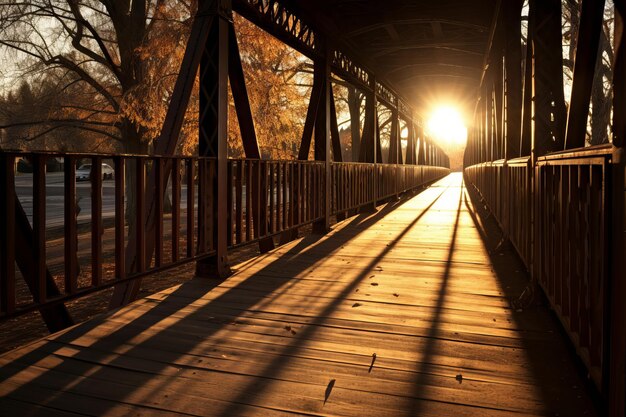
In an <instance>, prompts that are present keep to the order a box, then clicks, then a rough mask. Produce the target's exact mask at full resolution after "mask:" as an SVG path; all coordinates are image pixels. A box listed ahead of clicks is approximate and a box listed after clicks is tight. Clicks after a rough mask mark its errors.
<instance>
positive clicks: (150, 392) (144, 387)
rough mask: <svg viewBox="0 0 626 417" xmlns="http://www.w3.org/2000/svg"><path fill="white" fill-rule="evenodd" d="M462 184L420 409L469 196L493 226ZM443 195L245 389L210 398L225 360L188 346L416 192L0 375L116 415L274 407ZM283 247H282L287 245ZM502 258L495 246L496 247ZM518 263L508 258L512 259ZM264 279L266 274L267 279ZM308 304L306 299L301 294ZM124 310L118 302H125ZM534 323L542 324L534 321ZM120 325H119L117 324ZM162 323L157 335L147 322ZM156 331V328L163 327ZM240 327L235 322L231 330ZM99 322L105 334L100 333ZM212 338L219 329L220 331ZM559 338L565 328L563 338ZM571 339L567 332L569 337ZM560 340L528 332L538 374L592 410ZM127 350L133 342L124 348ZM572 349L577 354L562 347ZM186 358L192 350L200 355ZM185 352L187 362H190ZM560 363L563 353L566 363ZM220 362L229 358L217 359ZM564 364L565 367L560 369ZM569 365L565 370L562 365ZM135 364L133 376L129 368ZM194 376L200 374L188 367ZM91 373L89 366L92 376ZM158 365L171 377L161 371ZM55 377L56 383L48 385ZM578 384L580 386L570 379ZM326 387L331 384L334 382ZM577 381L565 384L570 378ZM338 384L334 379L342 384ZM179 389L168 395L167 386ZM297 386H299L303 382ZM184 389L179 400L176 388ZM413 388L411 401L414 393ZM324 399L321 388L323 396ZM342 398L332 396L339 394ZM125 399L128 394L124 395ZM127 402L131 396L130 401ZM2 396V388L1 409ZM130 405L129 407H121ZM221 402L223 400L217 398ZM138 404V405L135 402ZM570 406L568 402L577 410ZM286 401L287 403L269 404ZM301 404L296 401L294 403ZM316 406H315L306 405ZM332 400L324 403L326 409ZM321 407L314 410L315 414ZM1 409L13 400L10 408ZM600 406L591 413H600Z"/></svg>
mask: <svg viewBox="0 0 626 417" xmlns="http://www.w3.org/2000/svg"><path fill="white" fill-rule="evenodd" d="M457 186H458V187H459V188H460V196H459V201H458V206H457V208H456V213H455V221H454V226H453V228H452V232H451V237H450V243H449V247H448V249H447V252H448V256H447V262H446V263H445V266H444V268H442V269H443V272H442V281H441V284H440V287H439V288H437V298H436V304H435V306H434V307H433V308H432V311H433V312H432V316H431V318H430V320H429V322H430V324H429V326H430V327H429V328H428V329H427V330H426V336H425V337H423V340H424V344H423V346H424V347H423V348H422V349H423V350H422V351H421V352H420V353H421V360H420V361H419V364H418V365H417V366H416V369H415V370H414V371H413V372H414V373H415V375H414V379H413V383H414V390H413V392H409V393H407V396H406V397H405V398H404V399H406V404H407V408H406V410H405V412H403V413H402V414H401V415H414V416H419V415H420V414H423V412H424V411H426V410H425V404H426V401H425V400H426V399H428V396H426V395H425V393H424V390H427V389H429V388H428V387H429V384H430V383H432V381H431V378H432V374H431V373H430V371H429V369H427V368H428V366H429V365H431V364H432V363H434V362H436V361H435V360H434V357H435V356H436V354H437V350H438V348H439V346H438V343H439V341H440V340H441V339H442V335H441V329H440V326H441V324H442V322H443V316H444V311H445V303H446V297H447V295H448V287H449V279H450V275H451V269H452V267H453V256H454V252H455V249H456V247H457V241H458V236H457V231H458V229H459V221H460V220H461V216H462V210H461V209H462V207H463V202H464V203H465V205H466V207H467V209H468V211H469V215H470V216H471V217H472V219H473V221H474V224H475V225H476V226H477V228H478V229H479V231H482V232H483V233H484V224H483V223H484V219H481V218H480V216H479V214H477V213H476V210H475V208H474V205H472V203H471V201H470V200H469V199H468V198H467V195H466V193H465V190H464V189H463V187H462V185H457V184H455V185H454V187H457ZM431 192H432V193H433V199H432V201H430V202H429V205H428V206H427V207H425V208H423V209H421V211H420V212H417V213H416V214H415V217H414V218H413V219H412V220H411V222H410V223H409V224H407V225H406V226H405V227H404V228H403V229H402V230H401V231H400V232H399V233H397V235H396V236H395V237H394V238H393V240H391V241H389V242H386V243H387V245H386V246H385V247H384V248H383V249H382V250H380V251H379V252H378V253H376V254H375V255H374V256H373V257H372V259H371V260H369V261H368V262H367V264H365V265H360V266H359V268H360V269H359V272H358V274H357V275H355V276H354V277H353V278H352V279H351V280H350V281H349V282H346V283H343V284H342V285H343V286H342V287H341V289H340V291H339V293H338V294H337V295H336V297H335V298H333V299H331V298H329V297H328V296H326V297H325V298H324V299H323V300H322V301H321V302H322V303H325V304H323V305H322V306H321V307H320V308H319V310H318V311H316V313H315V315H314V316H312V317H310V321H308V322H307V325H306V326H305V327H303V328H302V329H299V331H298V334H297V336H294V337H292V338H291V339H289V342H288V344H287V345H285V346H282V345H281V346H279V345H275V346H274V347H275V348H277V349H278V350H277V351H274V352H273V355H272V356H268V357H270V358H271V359H270V360H268V361H267V362H266V363H264V364H263V365H262V366H261V369H258V370H255V372H254V374H255V375H256V377H254V378H250V379H246V380H245V381H244V382H243V383H242V384H240V385H237V387H234V388H236V391H233V392H234V393H233V394H232V395H231V397H232V398H229V399H228V401H227V402H224V401H220V400H219V399H207V398H204V397H203V395H204V394H205V391H202V390H213V389H214V387H218V386H219V385H220V383H221V381H220V378H219V372H220V370H219V369H216V368H203V367H202V366H201V365H199V364H198V365H197V368H196V367H195V364H194V363H192V362H186V363H180V361H183V359H182V358H183V357H184V356H189V357H190V358H191V359H190V360H197V361H198V362H201V361H202V360H205V361H208V360H210V358H211V356H210V355H209V353H208V351H209V350H211V349H212V347H213V346H219V343H220V341H221V338H223V337H227V336H224V335H223V334H221V333H220V332H221V331H222V330H224V329H229V328H232V327H229V326H232V325H237V321H238V320H237V319H238V318H239V319H240V320H245V319H242V317H243V316H245V315H246V313H247V312H248V311H249V310H262V309H263V305H267V304H270V303H271V302H272V300H274V299H275V298H277V297H279V296H280V295H281V294H284V293H287V292H288V291H289V289H290V288H291V286H292V285H294V283H295V282H296V281H297V280H298V279H300V278H299V277H298V275H299V273H304V272H306V271H309V270H311V269H312V268H314V267H315V266H316V264H317V263H318V262H321V261H323V260H324V258H326V257H328V256H332V255H333V254H334V253H335V252H336V251H337V250H338V249H340V248H341V247H342V246H344V245H346V244H348V243H349V242H350V241H351V240H353V239H354V238H356V237H357V236H359V235H360V234H361V233H363V231H365V230H366V229H367V228H369V227H372V226H374V225H376V224H377V223H378V222H379V221H381V220H382V219H383V218H385V217H386V216H387V215H389V214H390V213H391V212H393V211H394V210H395V209H397V208H399V207H400V206H401V205H402V204H404V202H405V201H399V202H395V203H390V204H388V205H386V206H385V207H384V208H382V209H381V210H380V211H379V212H377V213H375V214H372V215H360V216H357V217H356V218H354V219H352V220H349V225H348V226H347V227H345V228H343V229H342V230H339V231H338V232H336V233H334V234H333V235H332V236H329V237H327V238H323V239H322V238H321V237H320V236H308V237H306V238H304V239H303V240H301V241H300V242H298V243H297V244H295V245H294V246H293V247H291V248H290V249H289V250H287V251H285V252H284V253H283V254H282V256H281V258H280V259H278V260H276V261H275V262H273V263H271V264H269V265H268V266H266V267H265V268H262V269H261V270H259V271H258V272H256V273H255V274H254V275H252V276H251V277H249V278H248V279H246V280H243V281H242V282H240V283H238V284H234V286H233V287H232V288H221V287H220V290H222V291H225V292H224V293H222V294H220V295H217V296H215V298H214V299H213V300H211V301H206V300H202V297H203V296H204V295H205V294H206V293H207V292H209V291H210V289H209V288H208V287H209V286H208V285H207V288H205V289H204V292H202V293H195V294H194V293H193V291H192V290H198V291H199V290H200V289H201V288H202V287H201V286H199V285H198V284H197V283H194V282H190V283H188V284H183V285H182V286H181V287H180V288H178V289H177V290H174V291H173V292H172V293H171V295H170V296H167V297H165V298H164V299H163V300H160V301H154V306H153V307H152V308H151V309H149V311H145V310H146V309H147V308H148V307H147V305H146V303H144V304H140V305H139V307H136V306H132V305H131V306H129V307H127V308H126V309H125V310H124V311H126V312H127V313H125V314H128V311H130V312H134V313H136V317H135V318H134V319H133V320H132V321H130V322H129V323H121V322H119V321H117V320H116V317H115V316H114V315H113V317H108V318H107V317H103V318H98V319H96V320H93V321H91V322H88V323H85V324H83V325H79V326H78V327H76V328H73V329H70V330H69V331H66V332H65V333H64V334H62V335H61V336H59V337H58V338H57V340H55V341H49V342H47V343H45V344H43V345H42V346H39V347H37V348H36V349H35V350H33V351H32V352H30V353H27V354H25V355H23V356H16V357H15V360H14V361H13V362H12V363H10V364H8V365H5V366H3V367H1V368H0V380H6V379H8V378H10V377H11V376H13V375H16V374H17V373H19V372H32V378H31V381H30V382H29V383H27V384H26V385H23V386H20V387H18V388H16V390H14V391H13V392H12V393H11V398H15V399H18V400H19V401H23V402H31V403H33V404H43V405H47V406H49V407H51V408H55V407H57V408H60V409H67V408H65V407H67V403H68V402H72V401H74V400H76V397H77V396H76V395H75V394H79V395H80V396H83V397H88V398H92V399H93V401H94V402H93V404H90V405H89V406H88V407H92V408H91V409H88V408H85V409H83V410H84V412H85V413H93V414H100V415H103V414H106V413H110V414H111V415H119V414H130V411H135V412H136V411H137V410H140V409H142V410H147V411H149V410H150V409H152V410H154V411H162V410H176V411H177V412H182V413H189V414H194V415H195V414H204V415H215V416H220V417H230V416H237V415H241V414H245V413H246V412H247V411H250V408H255V409H256V412H259V413H261V414H262V413H263V411H262V410H263V405H259V404H258V403H256V401H255V398H258V396H259V395H261V394H263V393H267V392H268V391H269V390H271V389H272V381H273V380H276V379H279V378H280V374H281V372H282V371H283V370H285V369H286V368H288V367H289V365H290V361H289V358H290V357H297V356H298V353H299V352H301V351H302V350H303V349H305V348H306V347H307V342H308V341H309V340H311V339H313V338H314V336H315V334H316V332H318V331H319V329H321V328H323V326H324V325H325V322H326V319H327V317H329V316H331V313H333V311H335V310H336V309H337V308H338V307H339V306H340V305H341V304H342V303H345V302H346V301H347V300H349V299H350V298H351V294H353V293H354V290H355V288H356V287H357V286H358V285H359V284H360V283H361V282H363V281H364V280H365V279H366V278H367V277H368V275H370V274H371V273H372V272H373V270H374V268H375V267H376V266H377V265H378V264H379V262H380V260H381V259H383V258H384V257H385V256H386V255H388V254H389V252H390V251H391V250H392V249H394V247H396V245H397V244H398V243H399V242H401V240H402V239H403V238H404V237H405V236H406V235H407V233H409V231H410V230H411V229H412V228H413V227H414V226H415V225H416V224H417V223H418V222H419V221H420V220H422V219H423V216H424V215H425V214H426V213H427V212H428V211H429V210H430V209H431V208H432V207H433V206H434V205H435V204H436V203H437V201H438V200H439V199H440V197H441V196H442V195H443V193H444V192H446V189H443V190H442V189H434V188H433V189H431ZM489 233H490V234H491V235H492V236H486V235H484V236H483V238H485V239H487V242H486V243H485V245H486V246H487V247H492V246H495V244H494V243H490V242H493V241H494V239H495V241H496V242H497V238H495V237H494V236H493V235H494V233H495V234H497V229H489ZM279 250H280V249H279ZM495 255H496V259H495V260H496V262H494V270H495V272H496V274H497V275H498V280H499V281H500V286H501V288H502V290H503V292H504V293H505V294H506V296H507V297H509V298H510V299H512V298H515V297H516V296H518V295H519V293H520V292H521V290H522V289H523V286H524V285H525V281H524V275H523V274H519V273H518V276H517V277H513V278H512V277H511V274H514V270H515V269H518V268H520V267H519V265H515V264H511V262H510V261H508V265H507V264H505V265H502V262H501V261H499V260H500V259H504V256H503V257H500V256H499V254H495ZM492 259H493V258H492ZM505 263H506V262H505ZM287 264H288V265H290V266H291V268H292V269H295V271H294V273H293V277H292V279H285V280H279V279H273V280H268V279H267V277H266V276H265V275H271V274H272V271H271V270H275V269H276V268H281V267H285V265H287ZM260 284H262V285H260ZM332 284H333V282H332V280H328V282H327V283H325V284H324V283H321V282H320V283H319V284H317V286H316V287H315V294H311V295H310V296H311V299H313V297H315V295H323V294H324V292H325V291H326V290H329V289H331V287H332ZM300 307H301V308H302V309H303V310H305V309H306V308H307V305H306V304H303V305H302V306H300ZM113 314H115V313H113ZM549 317H550V316H549V314H548V312H546V311H545V309H544V308H542V307H538V308H534V309H529V310H526V311H524V312H521V313H519V314H515V315H514V320H515V321H516V322H517V324H519V326H520V328H521V329H522V330H521V331H522V332H523V331H525V330H524V329H526V328H531V327H533V328H535V329H536V327H537V323H541V322H542V320H543V321H546V318H549ZM531 323H532V326H531V325H530V324H531ZM553 324H554V323H547V324H546V325H545V326H544V330H542V331H550V329H554V328H556V327H555V326H553ZM100 326H102V327H103V328H104V329H105V330H107V331H110V333H108V334H106V335H105V336H103V337H99V336H98V332H99V327H100ZM111 329H113V330H112V331H111ZM146 331H150V332H151V333H150V335H144V334H143V333H144V332H146ZM155 331H156V333H154V332H155ZM226 333H228V332H226ZM91 334H93V336H94V337H93V339H89V337H90V335H91ZM209 339H210V340H209ZM557 339H558V338H557ZM558 340H560V342H559V341H558ZM558 340H557V341H556V342H555V343H560V345H559V346H557V348H554V346H551V347H550V349H545V346H542V345H541V342H540V341H533V340H525V341H524V345H525V347H526V348H527V350H528V352H529V356H530V357H529V363H530V366H531V367H532V369H531V372H532V373H533V374H534V375H535V379H537V381H539V383H538V384H537V386H538V387H539V389H540V390H541V393H540V397H541V399H542V400H543V401H544V402H545V409H546V410H560V411H561V412H562V414H561V415H570V416H574V415H582V414H583V411H584V410H582V409H581V408H580V406H579V404H580V401H575V400H573V399H576V398H577V397H578V396H579V394H581V392H580V391H581V388H582V387H580V386H579V387H578V388H571V387H572V386H573V385H574V384H577V383H576V382H571V383H570V382H569V381H580V378H579V377H578V376H577V374H576V370H575V369H574V368H573V367H572V366H571V365H570V366H568V365H562V362H563V361H564V360H565V361H571V358H570V357H569V356H567V355H568V351H567V349H566V348H565V345H564V343H563V340H562V339H558ZM68 348H69V349H75V353H73V356H72V358H71V359H70V358H69V357H68V356H71V355H70V353H68V352H67V351H64V352H63V353H62V354H59V355H58V358H57V359H58V361H57V363H56V364H54V362H48V363H53V364H54V365H52V366H50V365H47V366H48V368H49V369H43V368H38V367H37V365H35V366H33V364H37V362H39V361H40V360H42V359H44V358H46V357H49V356H50V355H52V356H54V352H55V351H58V350H60V349H65V350H67V349H68ZM116 352H123V356H119V355H118V354H117V353H116ZM563 355H565V356H566V357H562V356H563ZM188 359H189V358H186V359H185V360H184V361H186V360H188ZM184 361H183V362H184ZM553 364H559V366H558V367H557V368H554V367H553V366H552V365H553ZM217 368H218V367H217ZM119 369H124V370H128V369H130V370H134V372H124V373H119ZM194 369H198V370H199V371H200V370H202V371H204V372H207V373H209V372H210V373H211V377H210V378H208V379H211V381H204V382H205V385H204V386H202V390H199V389H198V387H197V386H196V387H194V386H193V385H192V384H189V385H187V383H186V382H185V381H189V380H188V379H186V378H179V376H178V371H180V370H188V371H193V370H194ZM554 369H558V370H559V373H555V372H554ZM563 370H564V371H565V372H562V371H563ZM121 375H123V377H124V378H127V379H125V380H122V379H120V376H121ZM186 375H187V376H189V374H186ZM84 376H88V378H84ZM155 376H159V378H157V379H155ZM42 387H44V389H42ZM568 387H569V388H568ZM324 388H325V387H321V389H320V392H321V393H323V391H324ZM564 388H565V390H564ZM330 389H331V390H332V386H330ZM168 395H169V396H170V398H169V399H167V398H166V397H167V396H168ZM295 395H297V393H296V394H295ZM174 396H176V397H177V401H176V402H172V399H171V398H172V397H174ZM404 399H403V401H404ZM321 400H323V398H322V399H320V401H321ZM331 400H332V396H331ZM120 403H122V404H121V405H120ZM124 403H126V404H127V405H124ZM1 405H2V398H0V410H1ZM124 406H125V407H127V410H125V411H124V413H122V412H121V411H120V407H124ZM211 406H213V407H214V408H213V409H212V408H207V407H211ZM75 407H76V410H77V411H78V412H81V409H80V407H81V405H80V404H78V401H76V402H75ZM133 407H134V408H133ZM563 410H566V411H565V412H564V411H563ZM267 411H268V412H270V411H277V410H276V409H268V410H267ZM287 411H291V412H294V410H287ZM297 411H298V412H304V410H297ZM487 411H488V409H486V408H477V409H476V415H483V414H484V413H483V412H487ZM317 412H322V411H319V410H318V411H317ZM373 412H374V411H373V410H362V415H366V414H368V415H371V414H372V413H373ZM315 413H316V412H313V414H315ZM0 414H2V412H1V411H0ZM593 414H594V413H593V410H590V411H589V414H587V415H593ZM31 415H38V416H46V417H47V413H46V411H39V412H37V411H35V413H33V414H31Z"/></svg>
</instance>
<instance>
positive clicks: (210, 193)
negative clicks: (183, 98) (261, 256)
mask: <svg viewBox="0 0 626 417" xmlns="http://www.w3.org/2000/svg"><path fill="white" fill-rule="evenodd" d="M209 13H210V14H214V15H215V16H216V17H215V19H214V21H213V24H212V25H211V29H210V32H209V37H208V40H207V42H206V46H205V49H204V53H203V54H202V58H201V60H200V119H199V127H200V137H199V140H200V142H199V144H198V145H199V148H198V150H199V154H200V156H206V157H212V158H215V160H216V171H215V175H210V174H209V173H205V175H208V176H207V178H206V179H207V180H208V181H207V182H208V184H206V186H207V189H205V190H202V189H201V188H204V187H202V185H203V182H202V181H200V185H199V188H200V189H199V191H198V193H199V200H200V201H199V208H200V212H199V213H202V214H204V216H202V214H199V215H198V217H199V219H198V221H199V222H200V223H199V224H198V241H199V244H202V243H203V242H204V241H208V242H211V243H212V245H213V248H214V250H215V255H213V256H211V257H210V258H208V259H206V260H202V261H199V262H198V263H197V266H196V274H197V275H198V276H208V277H218V278H225V277H226V276H228V275H230V268H229V266H228V254H227V223H228V221H227V219H228V210H227V199H226V196H227V175H228V171H227V163H228V161H227V135H228V32H229V24H230V20H231V6H230V2H229V1H228V0H215V1H212V2H210V10H209ZM200 174H201V176H202V172H201V173H200ZM205 210H207V211H208V213H206V212H205ZM211 220H214V221H211ZM211 226H213V227H211Z"/></svg>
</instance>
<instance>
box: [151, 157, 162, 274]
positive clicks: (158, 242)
mask: <svg viewBox="0 0 626 417" xmlns="http://www.w3.org/2000/svg"><path fill="white" fill-rule="evenodd" d="M152 169H154V170H155V178H156V183H155V187H154V188H155V190H154V191H155V193H156V195H155V211H156V217H157V218H156V225H155V226H156V227H155V228H154V266H155V267H156V268H158V267H160V266H161V265H162V264H163V194H164V192H165V186H164V178H163V175H164V172H163V171H164V169H163V158H156V159H154V160H153V161H152Z"/></svg>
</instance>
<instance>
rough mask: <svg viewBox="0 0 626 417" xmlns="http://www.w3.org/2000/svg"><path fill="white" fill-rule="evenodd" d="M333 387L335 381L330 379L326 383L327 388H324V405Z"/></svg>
mask: <svg viewBox="0 0 626 417" xmlns="http://www.w3.org/2000/svg"><path fill="white" fill-rule="evenodd" d="M334 386H335V380H334V379H331V380H330V382H329V383H328V386H327V387H326V393H324V404H326V401H328V397H330V393H331V392H332V390H333V387H334Z"/></svg>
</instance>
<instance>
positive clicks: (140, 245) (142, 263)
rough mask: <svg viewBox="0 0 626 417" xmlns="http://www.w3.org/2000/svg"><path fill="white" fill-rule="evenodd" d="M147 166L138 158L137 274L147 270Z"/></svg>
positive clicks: (143, 160) (136, 189) (136, 191)
mask: <svg viewBox="0 0 626 417" xmlns="http://www.w3.org/2000/svg"><path fill="white" fill-rule="evenodd" d="M145 164H146V161H145V159H144V158H137V161H136V172H135V178H136V188H135V198H136V199H137V204H136V207H137V213H135V219H136V220H135V221H136V233H137V236H136V239H137V247H136V250H135V253H136V257H137V258H136V263H137V272H144V271H145V270H146V239H145V231H146V220H145V216H144V210H145V196H146V176H145V171H146V170H145Z"/></svg>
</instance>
